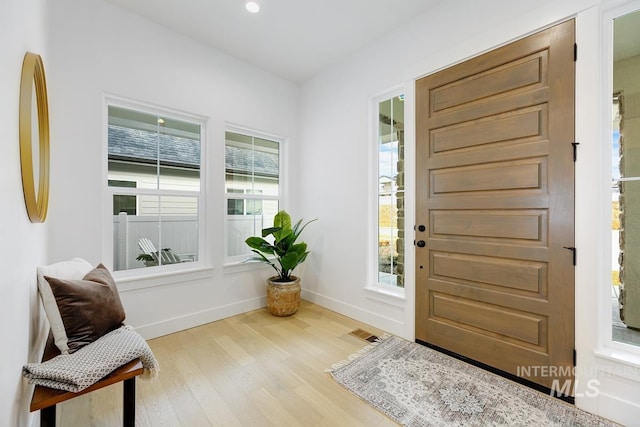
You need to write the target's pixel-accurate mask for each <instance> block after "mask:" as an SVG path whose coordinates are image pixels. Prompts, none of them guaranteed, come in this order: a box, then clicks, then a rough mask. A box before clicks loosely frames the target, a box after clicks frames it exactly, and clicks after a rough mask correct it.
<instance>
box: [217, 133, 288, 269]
mask: <svg viewBox="0 0 640 427" xmlns="http://www.w3.org/2000/svg"><path fill="white" fill-rule="evenodd" d="M227 132H233V133H238V134H242V135H246V136H250V137H253V138H261V139H266V140H269V141H273V142H277V143H278V195H277V196H271V195H265V194H247V193H244V194H241V193H227V188H226V173H227V171H226V164H225V162H223V171H222V180H223V186H224V207H223V208H224V225H223V228H224V248H223V254H224V266H225V268H229V267H232V268H235V269H242V270H245V269H254V268H264V266H265V264H262V263H246V262H245V261H246V260H247V259H248V258H249V257H250V256H251V254H249V255H236V256H227V245H228V240H229V236H228V229H227V222H228V218H229V216H230V215H229V214H228V210H227V206H228V200H229V198H234V197H233V195H234V194H237V196H240V195H241V196H242V198H243V199H244V200H245V201H246V200H249V199H255V200H275V201H277V202H278V210H282V209H285V207H284V199H285V191H286V178H285V171H286V167H285V148H286V143H287V138H286V137H283V136H279V135H276V134H272V133H267V132H262V131H259V130H255V129H252V128H249V127H246V126H242V125H238V124H234V123H225V129H224V145H225V147H226V145H227V138H226V134H227ZM223 152H224V151H223ZM244 209H245V211H246V204H245V205H244ZM234 216H236V215H234ZM246 216H249V215H246ZM265 226H271V224H266V225H265ZM256 235H257V232H256Z"/></svg>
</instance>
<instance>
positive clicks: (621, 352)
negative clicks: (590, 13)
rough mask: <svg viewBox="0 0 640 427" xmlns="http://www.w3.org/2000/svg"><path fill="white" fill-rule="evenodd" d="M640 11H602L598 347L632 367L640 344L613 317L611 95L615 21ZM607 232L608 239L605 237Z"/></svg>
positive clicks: (627, 5) (635, 6)
mask: <svg viewBox="0 0 640 427" xmlns="http://www.w3.org/2000/svg"><path fill="white" fill-rule="evenodd" d="M637 10H640V1H638V0H632V1H628V2H624V3H622V4H620V3H618V4H617V5H616V6H614V7H612V8H611V9H608V10H606V11H604V12H603V14H602V61H603V64H602V70H603V72H602V76H603V79H602V80H603V84H602V94H601V102H602V104H603V105H607V107H604V108H602V116H601V117H602V137H601V141H603V144H606V147H603V149H602V152H603V156H602V165H603V170H604V171H606V172H605V179H604V180H603V181H604V182H603V183H602V185H603V192H602V193H603V195H604V196H603V197H602V198H601V199H600V200H601V207H602V209H603V214H602V219H603V223H602V224H601V226H602V232H603V238H602V242H603V245H602V249H601V250H602V259H603V260H608V261H604V265H605V268H603V269H602V272H603V275H602V276H601V277H602V279H601V283H602V286H601V287H600V292H599V294H598V299H599V306H600V309H599V313H600V316H599V317H600V318H601V319H602V318H604V321H602V320H601V321H600V322H598V323H599V325H600V330H599V332H600V333H599V341H600V343H601V347H600V348H599V349H597V350H596V352H595V353H596V355H598V356H600V357H602V358H604V359H609V360H614V361H618V362H622V363H627V364H630V365H631V366H640V346H635V345H632V344H627V343H624V342H620V341H614V340H613V331H612V328H613V319H612V318H611V270H612V268H613V265H612V261H611V253H612V249H613V248H612V243H611V221H612V212H611V198H612V194H613V191H612V188H611V182H612V180H613V176H612V175H611V164H612V150H611V135H612V132H613V126H612V123H611V96H612V95H613V90H614V89H613V21H614V19H615V18H617V17H619V16H622V15H625V14H627V13H631V12H633V11H637ZM605 233H606V234H605ZM605 235H606V238H605V237H604V236H605Z"/></svg>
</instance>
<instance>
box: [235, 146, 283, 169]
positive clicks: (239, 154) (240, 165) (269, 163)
mask: <svg viewBox="0 0 640 427" xmlns="http://www.w3.org/2000/svg"><path fill="white" fill-rule="evenodd" d="M224 152H225V168H226V171H227V173H244V174H246V173H251V165H252V164H253V173H254V174H256V175H258V176H268V177H278V175H279V174H278V169H279V163H280V161H279V160H280V159H278V155H277V154H276V153H267V152H264V151H258V150H256V151H253V152H252V151H251V150H247V149H244V148H240V147H234V146H229V145H227V146H226V147H225V150H224ZM252 153H253V155H252Z"/></svg>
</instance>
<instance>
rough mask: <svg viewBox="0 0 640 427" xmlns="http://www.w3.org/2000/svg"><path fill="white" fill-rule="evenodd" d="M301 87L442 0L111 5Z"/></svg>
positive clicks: (139, 1)
mask: <svg viewBox="0 0 640 427" xmlns="http://www.w3.org/2000/svg"><path fill="white" fill-rule="evenodd" d="M106 1H108V2H111V3H114V4H116V5H118V6H121V7H123V8H125V9H127V10H129V11H131V12H133V13H136V14H138V15H141V16H143V17H145V18H147V19H149V20H151V21H153V22H156V23H158V24H160V25H162V26H165V27H167V28H170V29H172V30H175V31H177V32H178V33H181V34H184V35H186V36H188V37H190V38H192V39H194V40H197V41H200V42H202V43H205V44H207V45H210V46H212V47H214V48H216V49H219V50H221V51H223V52H226V53H228V54H230V55H232V56H234V57H236V58H239V59H241V60H243V61H246V62H249V63H252V64H255V65H257V66H258V67H260V68H262V69H264V70H267V71H269V72H271V73H274V74H276V75H279V76H281V77H284V78H286V79H288V80H291V81H294V82H302V81H304V80H306V79H308V78H309V77H311V76H313V75H314V74H316V73H318V72H319V71H321V70H323V69H324V68H326V67H328V66H330V65H331V64H333V63H335V62H337V61H340V60H341V59H342V58H344V57H346V56H348V55H350V54H352V53H353V52H355V51H357V50H358V49H360V48H362V47H363V46H365V45H366V44H368V43H370V42H372V41H373V40H375V39H378V38H381V37H383V36H384V35H385V34H386V33H389V32H391V31H393V30H394V29H396V28H398V27H400V26H402V25H403V24H404V23H406V22H408V21H410V20H411V19H412V18H413V17H415V16H416V15H418V14H421V13H425V12H426V11H428V10H429V9H430V8H432V7H433V6H434V5H435V4H436V3H439V2H440V1H442V0H401V1H398V0H319V1H316V2H312V1H311V0H257V1H258V3H259V4H260V7H261V10H260V12H259V13H257V14H251V13H249V12H247V10H246V9H245V7H244V4H245V0H180V1H176V0H106Z"/></svg>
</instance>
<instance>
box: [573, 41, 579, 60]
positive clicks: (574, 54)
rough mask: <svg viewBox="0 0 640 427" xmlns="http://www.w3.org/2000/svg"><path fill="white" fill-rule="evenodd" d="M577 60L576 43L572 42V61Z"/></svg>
mask: <svg viewBox="0 0 640 427" xmlns="http://www.w3.org/2000/svg"><path fill="white" fill-rule="evenodd" d="M577 60H578V43H574V44H573V62H576V61H577Z"/></svg>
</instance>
